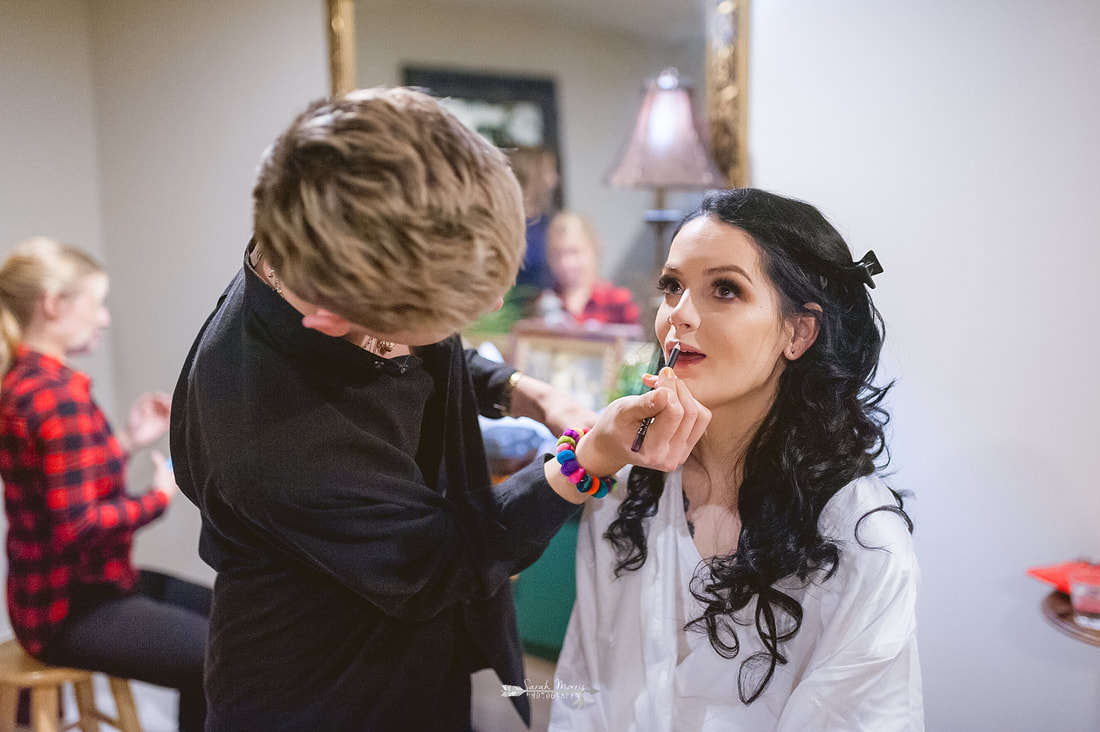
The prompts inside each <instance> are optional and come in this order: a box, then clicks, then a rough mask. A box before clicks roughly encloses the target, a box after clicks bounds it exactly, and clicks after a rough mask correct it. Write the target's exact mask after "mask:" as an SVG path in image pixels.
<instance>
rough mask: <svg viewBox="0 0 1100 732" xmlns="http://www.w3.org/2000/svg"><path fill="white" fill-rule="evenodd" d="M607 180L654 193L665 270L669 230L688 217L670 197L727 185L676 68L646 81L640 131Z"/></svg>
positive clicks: (652, 214)
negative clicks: (669, 201) (670, 203)
mask: <svg viewBox="0 0 1100 732" xmlns="http://www.w3.org/2000/svg"><path fill="white" fill-rule="evenodd" d="M605 180H606V182H607V184H608V185H610V186H613V187H615V188H651V189H653V192H654V197H655V199H654V207H653V208H652V209H649V210H647V211H646V212H645V220H646V221H647V222H648V223H650V224H652V225H653V226H654V229H655V230H656V239H657V242H656V265H657V269H660V268H661V267H662V266H664V260H665V229H666V228H667V226H668V224H670V223H672V222H675V221H678V220H679V219H680V216H681V215H682V213H681V212H680V211H679V210H676V209H669V208H667V207H666V204H665V194H666V193H667V192H668V191H670V190H681V191H698V190H703V189H706V188H721V187H725V185H726V182H725V179H724V178H723V177H722V174H721V173H720V172H718V168H717V167H716V166H715V164H714V161H713V160H712V159H711V156H710V153H709V152H708V151H707V146H706V144H705V143H704V139H703V134H702V132H701V128H700V126H699V125H698V124H697V123H696V120H695V113H694V105H693V100H692V89H691V87H690V86H689V85H686V84H684V83H682V82H681V81H680V74H679V73H678V72H677V71H676V69H672V68H669V69H665V70H664V71H662V72H661V73H660V74H659V75H658V76H657V77H656V78H652V79H647V80H646V82H645V86H644V94H643V97H642V104H641V108H640V109H639V110H638V117H637V119H636V120H635V122H634V128H633V130H632V131H631V133H630V137H628V138H627V140H626V144H625V145H624V146H623V149H622V152H621V153H620V154H619V158H618V160H617V161H616V163H615V165H614V166H612V168H611V170H610V171H609V172H608V174H607V176H606V178H605Z"/></svg>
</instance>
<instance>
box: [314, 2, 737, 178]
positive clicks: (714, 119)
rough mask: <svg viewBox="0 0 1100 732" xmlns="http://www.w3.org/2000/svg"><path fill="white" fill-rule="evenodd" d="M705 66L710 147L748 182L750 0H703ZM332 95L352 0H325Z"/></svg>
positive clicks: (351, 79)
mask: <svg viewBox="0 0 1100 732" xmlns="http://www.w3.org/2000/svg"><path fill="white" fill-rule="evenodd" d="M703 2H704V3H705V5H704V11H703V15H704V19H705V29H704V36H703V37H704V38H705V39H706V40H705V43H706V61H705V67H704V76H705V84H704V86H705V94H706V110H707V119H708V123H709V126H710V131H711V148H712V152H713V155H714V159H715V162H716V163H717V164H718V168H719V170H721V171H722V172H723V173H724V174H725V175H726V179H727V181H728V182H729V184H730V185H732V186H735V187H742V186H746V185H748V178H749V176H748V152H747V150H748V146H747V142H748V137H747V122H748V93H747V91H748V90H747V84H748V42H749V39H748V27H749V23H748V21H749V2H750V0H703ZM327 3H328V38H329V72H330V78H331V89H332V93H333V94H342V93H345V92H347V91H350V90H351V89H354V88H355V87H356V78H355V68H356V57H355V44H356V36H355V9H354V0H327Z"/></svg>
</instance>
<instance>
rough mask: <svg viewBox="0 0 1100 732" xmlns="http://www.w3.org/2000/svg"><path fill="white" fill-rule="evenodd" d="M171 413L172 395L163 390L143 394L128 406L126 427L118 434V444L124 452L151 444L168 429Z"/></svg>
mask: <svg viewBox="0 0 1100 732" xmlns="http://www.w3.org/2000/svg"><path fill="white" fill-rule="evenodd" d="M171 413H172V397H171V396H169V395H168V394H165V393H164V392H160V391H157V392H150V393H149V394H144V395H142V396H141V397H139V398H138V400H137V401H136V402H134V406H132V407H130V414H129V418H128V419H127V420H126V429H125V430H123V432H122V433H121V434H119V435H118V441H119V444H120V445H121V446H122V449H123V450H125V451H126V452H134V451H136V450H140V449H141V448H143V447H146V446H148V445H151V444H152V443H154V442H156V441H157V440H159V439H160V438H161V436H162V435H163V434H164V433H165V432H167V431H168V425H169V419H170V417H171Z"/></svg>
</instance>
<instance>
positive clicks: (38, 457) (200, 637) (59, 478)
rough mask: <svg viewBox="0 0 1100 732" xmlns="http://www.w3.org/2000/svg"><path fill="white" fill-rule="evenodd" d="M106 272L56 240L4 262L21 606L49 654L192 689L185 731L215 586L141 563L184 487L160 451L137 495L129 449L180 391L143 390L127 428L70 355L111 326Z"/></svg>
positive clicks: (12, 608)
mask: <svg viewBox="0 0 1100 732" xmlns="http://www.w3.org/2000/svg"><path fill="white" fill-rule="evenodd" d="M107 287H108V281H107V275H106V273H105V272H104V270H103V267H102V266H101V265H100V264H99V263H98V262H97V261H96V260H95V259H93V258H92V257H91V256H89V255H88V254H87V253H85V252H83V251H81V250H80V249H77V248H76V247H72V246H67V245H64V244H60V243H58V242H56V241H54V240H52V239H47V238H36V239H31V240H29V241H26V242H23V243H22V244H20V245H19V246H17V247H16V249H15V250H14V251H13V252H12V253H11V254H10V255H9V256H8V257H7V259H5V260H4V262H3V264H2V265H0V373H2V374H3V381H2V383H0V476H2V477H3V481H4V502H5V508H6V511H7V517H8V524H9V528H8V538H7V554H8V584H7V600H8V614H9V616H10V618H11V623H12V628H13V630H14V631H15V635H16V638H17V639H18V640H19V643H20V644H21V645H22V646H23V648H24V649H26V651H27V652H28V653H30V654H31V655H32V656H35V657H36V658H39V659H41V660H42V661H44V662H46V663H50V664H54V665H58V666H70V667H75V668H84V669H88V670H91V671H100V672H103V673H106V674H109V675H111V676H117V677H120V678H129V679H137V680H140V681H145V682H148V683H151V684H155V685H158V686H165V687H169V688H174V689H178V690H179V691H180V706H179V728H180V730H181V732H192V731H193V730H201V729H202V728H203V724H204V719H205V713H206V712H205V710H206V704H205V700H204V698H203V690H202V671H203V655H204V652H205V647H206V631H207V617H208V615H209V613H210V597H211V593H210V590H209V589H208V588H206V587H202V586H199V585H196V584H193V583H191V582H187V581H184V580H181V579H178V578H175V577H170V576H168V575H164V574H160V573H157V572H150V571H141V570H137V569H136V568H135V567H134V566H133V564H132V563H131V558H130V554H131V550H132V546H133V539H134V532H135V531H136V530H137V529H139V528H141V527H142V526H145V525H146V524H148V523H150V522H151V521H153V520H154V519H156V518H158V517H159V516H161V515H162V514H163V513H164V511H165V509H166V508H167V507H168V504H169V503H170V502H171V500H172V499H173V497H174V496H175V495H176V493H177V491H178V488H177V487H176V483H175V480H174V478H173V475H172V471H171V469H170V468H169V467H168V465H167V462H166V460H165V458H164V456H163V455H162V454H161V453H159V452H157V451H155V450H154V451H153V452H152V461H153V465H154V471H153V478H152V485H151V486H150V487H149V489H148V490H147V491H146V492H145V493H143V494H142V495H140V496H133V497H131V496H130V495H129V494H128V493H127V491H126V461H127V458H128V454H129V453H130V452H131V451H133V450H137V449H140V448H143V447H146V446H148V445H150V444H152V443H153V442H155V441H156V440H157V439H159V438H160V437H161V436H162V435H163V434H164V433H165V432H166V431H167V429H168V422H169V411H170V398H169V397H168V395H167V394H161V393H155V394H146V395H144V396H142V397H141V398H140V399H138V401H137V402H136V403H135V404H134V406H133V408H132V409H131V411H130V414H129V419H128V421H127V425H126V428H125V429H123V430H122V431H121V432H119V433H118V434H115V433H114V432H113V431H112V430H111V427H110V425H109V424H108V422H107V419H106V417H105V416H104V414H103V412H102V411H101V410H100V409H99V407H98V406H97V405H96V403H95V401H94V400H93V399H92V396H91V381H90V379H89V378H88V377H87V376H86V375H85V374H83V373H81V372H79V371H77V370H75V369H74V368H73V367H72V365H71V364H70V363H69V360H68V359H69V357H70V356H73V355H76V354H80V353H86V352H89V351H91V350H92V349H94V348H95V347H96V345H97V344H98V343H99V339H100V334H101V332H102V331H103V329H104V328H106V327H107V326H108V325H109V323H110V315H109V314H108V312H107V307H106V299H107Z"/></svg>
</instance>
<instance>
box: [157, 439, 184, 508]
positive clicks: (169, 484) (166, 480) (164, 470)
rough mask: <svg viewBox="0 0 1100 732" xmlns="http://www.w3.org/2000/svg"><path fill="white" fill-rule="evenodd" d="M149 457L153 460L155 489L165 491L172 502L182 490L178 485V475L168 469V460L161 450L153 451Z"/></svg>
mask: <svg viewBox="0 0 1100 732" xmlns="http://www.w3.org/2000/svg"><path fill="white" fill-rule="evenodd" d="M149 457H150V458H151V459H152V460H153V489H154V490H159V491H163V492H164V493H166V494H167V495H168V500H169V501H171V500H172V499H173V498H175V497H176V494H177V493H179V490H180V489H179V486H178V485H176V475H175V473H173V472H172V469H171V468H170V467H168V460H167V459H166V458H165V457H164V454H163V453H162V452H161V451H160V450H153V451H152V452H150V453H149Z"/></svg>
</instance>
